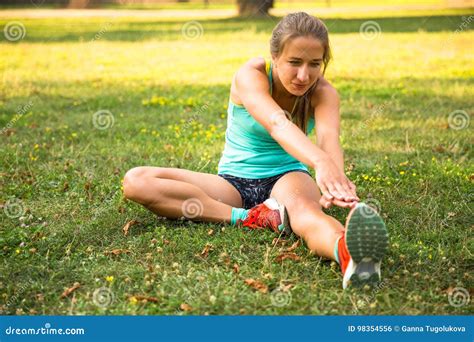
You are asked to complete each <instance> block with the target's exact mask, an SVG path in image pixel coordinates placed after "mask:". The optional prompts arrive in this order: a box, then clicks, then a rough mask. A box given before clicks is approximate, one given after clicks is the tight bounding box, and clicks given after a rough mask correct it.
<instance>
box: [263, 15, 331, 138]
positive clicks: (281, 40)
mask: <svg viewBox="0 0 474 342" xmlns="http://www.w3.org/2000/svg"><path fill="white" fill-rule="evenodd" d="M308 36H309V37H313V38H315V39H317V40H319V41H320V42H321V44H322V46H323V48H324V54H323V72H322V74H323V75H324V73H325V72H326V68H327V66H328V64H329V61H330V60H331V48H330V46H329V35H328V29H327V27H326V25H324V23H323V22H322V21H321V20H320V19H318V18H316V17H313V16H311V15H309V14H307V13H305V12H297V13H290V14H288V15H286V16H285V17H283V19H282V20H280V22H279V23H278V24H277V25H276V26H275V28H274V29H273V31H272V37H271V39H270V53H271V54H272V56H279V55H280V53H281V52H282V51H283V49H284V48H285V44H287V43H288V42H289V41H291V40H292V39H294V38H297V37H308ZM318 81H319V79H318V80H316V82H315V83H314V84H313V85H312V86H311V87H310V88H309V89H308V90H307V91H306V93H304V94H303V95H302V96H299V97H297V98H296V100H295V103H296V106H295V108H294V113H292V114H291V117H290V118H289V119H290V120H291V121H292V122H293V123H294V124H296V125H297V126H298V127H299V128H300V129H301V130H302V131H303V132H304V133H305V134H306V129H307V126H308V120H309V118H310V115H311V113H312V112H313V108H312V107H311V95H312V94H313V91H314V89H316V87H317V86H318Z"/></svg>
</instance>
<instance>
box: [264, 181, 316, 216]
mask: <svg viewBox="0 0 474 342" xmlns="http://www.w3.org/2000/svg"><path fill="white" fill-rule="evenodd" d="M270 196H271V197H275V198H276V199H277V201H278V202H279V203H280V204H283V205H285V207H286V208H287V209H288V210H289V211H292V209H297V208H301V207H302V206H307V205H311V206H313V205H314V206H316V207H317V208H319V209H321V206H320V204H319V199H320V198H321V193H320V191H319V187H318V185H317V184H316V182H315V180H314V179H313V178H312V177H311V176H310V175H308V174H307V173H305V172H290V173H287V174H286V175H284V176H283V177H281V178H280V179H279V180H278V181H277V182H276V183H275V185H274V186H273V189H272V192H271V194H270Z"/></svg>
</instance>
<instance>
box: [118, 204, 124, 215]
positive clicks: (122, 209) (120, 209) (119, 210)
mask: <svg viewBox="0 0 474 342" xmlns="http://www.w3.org/2000/svg"><path fill="white" fill-rule="evenodd" d="M118 212H119V213H120V214H123V213H125V208H124V207H122V206H120V207H118Z"/></svg>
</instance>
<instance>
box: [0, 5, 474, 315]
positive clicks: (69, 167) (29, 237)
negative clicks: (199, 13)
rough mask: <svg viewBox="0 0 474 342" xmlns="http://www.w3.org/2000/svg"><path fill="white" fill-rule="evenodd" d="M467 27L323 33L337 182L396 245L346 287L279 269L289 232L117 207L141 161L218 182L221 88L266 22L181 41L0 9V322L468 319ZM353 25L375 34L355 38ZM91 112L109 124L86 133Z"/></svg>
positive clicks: (333, 271)
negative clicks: (374, 275) (199, 317)
mask: <svg viewBox="0 0 474 342" xmlns="http://www.w3.org/2000/svg"><path fill="white" fill-rule="evenodd" d="M446 13H448V12H446ZM185 15H188V16H189V15H190V14H189V13H186V14H185ZM191 15H192V14H191ZM473 15H474V11H472V10H458V11H455V12H452V11H451V12H449V13H448V14H443V12H442V11H433V12H429V11H428V12H425V13H424V14H423V15H415V16H413V15H412V14H410V13H406V14H404V15H397V17H389V16H387V15H384V16H374V17H369V16H368V17H366V18H352V19H351V18H328V19H327V20H326V23H327V25H328V27H329V29H330V31H331V39H332V47H333V52H334V61H333V62H332V64H331V65H330V66H329V69H328V72H327V78H328V79H329V80H330V81H331V82H332V83H333V85H334V86H335V87H336V88H337V89H338V90H339V93H340V95H341V98H342V117H343V123H342V143H343V147H344V150H345V154H346V166H347V174H348V175H349V177H350V178H351V179H352V180H353V181H354V182H355V183H356V185H357V186H358V193H359V196H360V197H361V198H362V199H365V200H367V201H368V202H369V203H372V204H374V205H376V206H378V207H379V209H380V211H381V213H382V215H383V217H384V218H385V220H386V222H387V225H388V228H389V231H390V235H391V249H390V252H389V254H388V255H387V257H386V258H385V261H384V264H383V269H382V273H383V279H384V282H383V283H382V284H381V286H380V288H378V289H373V290H367V289H366V290H357V289H351V290H348V291H343V290H342V286H341V283H342V276H341V274H340V270H339V267H338V266H337V265H336V264H335V263H333V262H332V263H331V262H329V261H327V260H323V259H320V258H318V257H315V256H314V255H311V254H310V253H309V251H308V249H307V248H306V247H305V246H304V245H300V246H299V247H298V248H297V249H296V250H295V252H296V254H298V255H299V256H300V257H301V259H300V260H299V261H294V260H284V261H283V262H282V263H278V262H277V261H276V258H277V256H278V255H280V254H281V252H282V251H283V250H284V249H285V248H287V247H289V246H290V245H291V244H293V243H294V242H295V241H296V240H297V239H296V237H294V236H293V237H291V238H289V239H286V240H284V241H283V242H282V240H280V241H279V242H278V243H276V242H275V241H274V237H275V236H274V235H273V233H271V232H270V231H265V232H262V231H257V232H244V231H242V230H241V229H238V228H233V227H230V226H223V225H214V224H195V223H192V222H187V221H177V222H176V221H169V220H164V219H162V218H157V217H155V216H154V215H152V214H151V213H149V212H148V211H146V210H145V209H143V208H141V207H140V206H138V205H136V204H134V203H131V202H127V201H125V200H124V199H123V197H122V194H121V180H122V178H123V175H124V173H125V172H126V171H127V170H128V169H130V168H132V167H134V166H138V165H156V166H166V167H181V168H187V169H192V170H196V171H202V172H210V173H215V172H216V169H217V163H218V160H219V157H220V153H221V150H222V148H223V144H224V131H225V126H226V114H225V113H226V104H227V101H228V93H229V86H230V81H231V78H232V75H233V73H234V72H235V71H236V69H237V68H238V67H239V65H241V64H242V63H243V62H245V61H246V60H247V59H249V58H250V57H253V56H268V39H269V36H270V32H271V29H272V27H273V26H274V25H275V23H276V21H277V19H278V18H266V19H260V20H250V21H242V20H239V19H226V18H221V19H219V18H214V19H205V20H200V21H199V25H201V27H202V31H200V32H198V33H200V34H198V37H196V39H190V38H192V37H185V36H184V35H183V33H182V28H183V25H184V24H185V23H186V22H187V20H185V19H180V18H173V19H166V18H128V17H120V18H111V17H103V18H87V19H85V18H70V19H61V18H54V19H48V18H43V19H25V18H21V17H19V18H8V19H7V18H4V17H2V13H1V12H0V27H1V28H2V33H3V27H4V26H5V25H6V24H7V23H9V22H11V21H12V20H15V21H19V22H21V23H22V24H23V25H24V27H25V28H26V35H25V37H24V38H23V39H22V40H20V41H17V42H10V41H8V40H6V39H5V37H4V36H1V39H2V40H1V41H0V49H1V51H2V53H1V58H0V71H1V74H2V76H3V77H2V81H1V82H2V83H1V87H0V126H1V128H2V136H1V140H2V144H1V147H0V149H1V162H0V163H1V170H0V186H1V189H2V191H1V198H0V201H1V203H2V206H3V210H2V212H1V216H0V220H1V225H0V255H1V261H0V267H1V268H0V293H1V296H0V297H1V299H0V312H1V313H3V314H15V313H16V314H73V315H76V314H468V313H472V311H473V310H472V304H467V305H460V304H463V303H462V302H461V303H460V302H459V300H460V299H462V298H461V297H462V296H463V295H465V294H464V293H463V292H456V291H457V289H456V288H462V289H465V291H467V292H469V291H471V294H472V289H473V279H472V274H470V273H469V269H471V271H472V268H470V267H472V265H473V258H472V251H473V240H472V227H473V220H472V216H473V212H472V204H473V186H472V182H473V179H474V167H473V163H472V161H473V155H472V136H473V128H472V127H473V123H472V122H469V121H468V120H470V119H472V113H473V111H474V87H473V86H474V81H473V77H474V63H473V50H472V48H470V47H469V45H470V44H472V41H473V38H474V33H473V31H472V28H473V23H472V21H473V20H472V19H473ZM368 20H372V21H375V22H376V23H377V24H378V25H380V28H381V34H380V35H378V36H363V35H361V34H360V33H359V27H360V26H361V25H362V24H363V23H364V22H366V21H368ZM188 25H189V24H188ZM197 28H198V31H199V29H200V27H199V26H197ZM456 31H457V32H456ZM366 38H374V39H372V40H368V39H366ZM100 110H102V111H108V112H102V113H106V115H105V117H104V118H105V119H109V121H108V122H107V121H104V122H102V121H99V122H97V121H95V122H93V119H94V118H97V116H94V113H96V112H98V111H100ZM94 123H95V124H94ZM101 128H105V129H101ZM330 213H331V214H332V215H335V216H336V217H337V218H338V219H340V220H341V221H344V218H345V215H346V214H347V212H346V211H345V210H342V209H331V210H330ZM130 220H137V221H138V222H139V223H138V224H136V225H133V226H132V227H131V228H130V232H129V234H128V235H127V236H124V234H123V232H122V227H123V226H124V225H125V224H126V223H127V222H129V221H130ZM206 245H207V246H208V247H207V249H208V253H203V254H202V255H201V252H203V250H204V249H205V248H206ZM114 250H122V251H124V253H121V254H119V252H118V251H115V253H116V254H118V255H114V252H112V251H114ZM234 265H238V272H236V271H235V270H236V268H237V267H236V266H234ZM248 279H254V280H258V281H260V282H262V283H263V284H264V285H265V286H266V287H267V291H266V292H265V291H264V289H263V290H262V291H256V290H254V289H253V288H252V287H250V286H248V285H247V284H246V282H245V280H248ZM76 282H77V283H79V284H80V287H79V288H77V289H76V290H75V291H73V292H72V293H70V294H69V295H67V296H65V298H62V297H61V294H62V293H63V291H64V290H65V289H67V288H71V287H72V286H73V285H74V283H76ZM290 285H291V286H290ZM453 289H455V290H454V291H455V293H454V294H453V292H452V290H453ZM461 291H462V290H461ZM449 293H451V294H453V295H452V296H451V297H449ZM144 298H145V299H144ZM146 298H148V299H146ZM450 298H451V302H453V299H454V300H458V301H457V302H456V301H454V304H455V305H451V304H450V301H449V299H450ZM184 304H187V305H184Z"/></svg>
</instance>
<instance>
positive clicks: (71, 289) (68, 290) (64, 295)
mask: <svg viewBox="0 0 474 342" xmlns="http://www.w3.org/2000/svg"><path fill="white" fill-rule="evenodd" d="M80 287H81V284H79V283H78V282H75V283H74V285H72V286H71V287H70V288H68V289H66V290H64V292H63V294H62V295H61V298H66V297H67V296H69V295H70V294H71V293H73V292H74V291H76V290H77V289H78V288H80Z"/></svg>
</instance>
